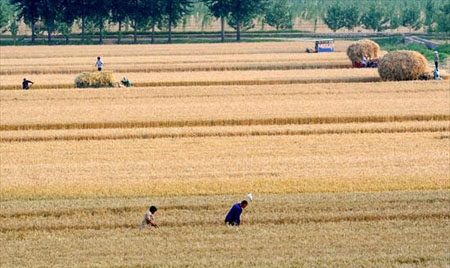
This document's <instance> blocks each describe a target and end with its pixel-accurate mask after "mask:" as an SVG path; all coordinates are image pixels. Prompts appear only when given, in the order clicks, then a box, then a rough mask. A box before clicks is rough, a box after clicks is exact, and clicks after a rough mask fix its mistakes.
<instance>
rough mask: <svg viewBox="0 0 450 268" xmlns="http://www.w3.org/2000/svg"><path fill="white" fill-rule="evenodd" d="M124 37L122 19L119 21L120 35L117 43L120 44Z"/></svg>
mask: <svg viewBox="0 0 450 268" xmlns="http://www.w3.org/2000/svg"><path fill="white" fill-rule="evenodd" d="M121 39H122V21H121V20H120V21H119V37H118V38H117V44H120V40H121Z"/></svg>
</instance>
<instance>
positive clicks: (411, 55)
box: [378, 50, 430, 81]
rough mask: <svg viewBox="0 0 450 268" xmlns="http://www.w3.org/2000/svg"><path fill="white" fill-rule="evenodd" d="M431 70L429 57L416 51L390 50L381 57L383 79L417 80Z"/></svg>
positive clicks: (380, 66) (380, 71) (379, 66)
mask: <svg viewBox="0 0 450 268" xmlns="http://www.w3.org/2000/svg"><path fill="white" fill-rule="evenodd" d="M429 72H430V69H429V67H428V61H427V59H426V58H425V57H424V56H423V55H422V54H420V53H419V52H416V51H407V50H399V51H393V52H389V53H388V54H386V55H384V57H383V58H381V60H380V63H379V65H378V73H379V74H380V76H381V78H382V79H383V80H390V81H404V80H416V79H417V78H419V76H421V75H425V74H427V73H429Z"/></svg>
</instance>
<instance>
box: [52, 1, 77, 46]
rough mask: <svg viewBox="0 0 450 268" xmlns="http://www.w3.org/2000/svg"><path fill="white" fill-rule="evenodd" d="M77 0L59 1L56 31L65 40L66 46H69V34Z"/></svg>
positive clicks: (73, 20) (74, 16)
mask: <svg viewBox="0 0 450 268" xmlns="http://www.w3.org/2000/svg"><path fill="white" fill-rule="evenodd" d="M77 7H78V5H77V0H61V1H59V5H58V14H57V15H56V21H57V28H58V31H59V32H60V33H61V34H62V35H64V37H65V38H66V44H69V38H70V34H71V33H72V27H73V23H74V22H75V19H76V16H77V14H76V12H77Z"/></svg>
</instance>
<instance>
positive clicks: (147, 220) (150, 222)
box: [141, 206, 158, 229]
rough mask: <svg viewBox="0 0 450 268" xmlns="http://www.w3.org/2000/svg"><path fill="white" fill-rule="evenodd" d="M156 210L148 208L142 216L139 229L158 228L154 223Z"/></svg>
mask: <svg viewBox="0 0 450 268" xmlns="http://www.w3.org/2000/svg"><path fill="white" fill-rule="evenodd" d="M157 210H158V209H157V208H156V207H155V206H151V207H150V208H149V210H148V211H147V213H145V215H144V220H143V221H142V224H141V229H144V228H145V227H155V228H156V227H158V225H156V221H155V214H156V211H157Z"/></svg>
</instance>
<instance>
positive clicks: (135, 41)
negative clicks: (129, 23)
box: [133, 22, 137, 44]
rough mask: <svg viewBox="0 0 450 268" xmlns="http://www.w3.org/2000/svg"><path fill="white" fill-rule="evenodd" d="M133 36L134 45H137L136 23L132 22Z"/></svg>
mask: <svg viewBox="0 0 450 268" xmlns="http://www.w3.org/2000/svg"><path fill="white" fill-rule="evenodd" d="M133 36H134V43H135V44H136V43H137V23H136V22H134V32H133Z"/></svg>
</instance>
